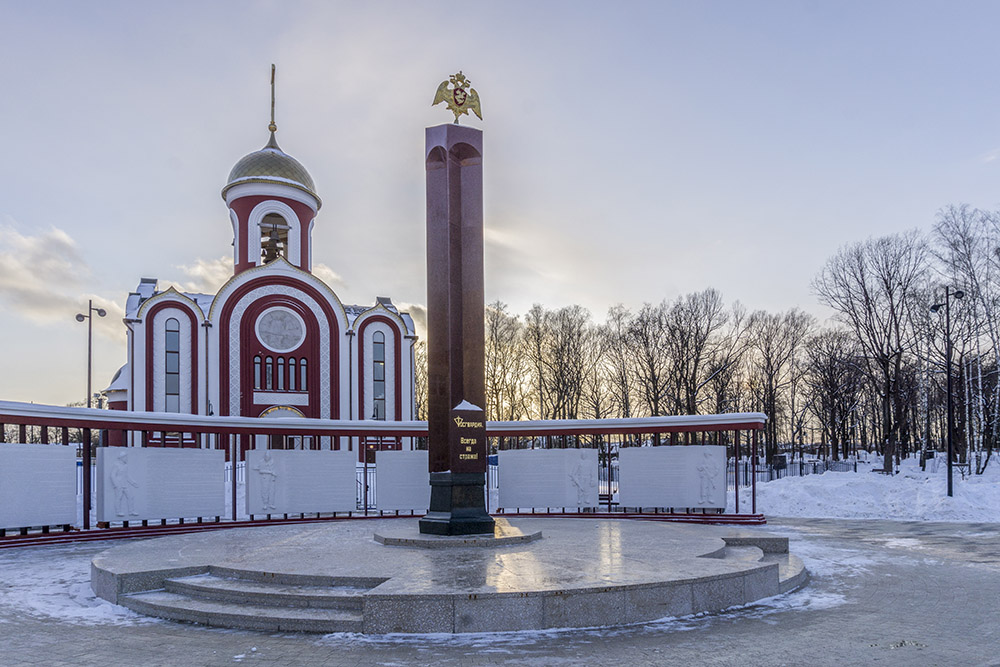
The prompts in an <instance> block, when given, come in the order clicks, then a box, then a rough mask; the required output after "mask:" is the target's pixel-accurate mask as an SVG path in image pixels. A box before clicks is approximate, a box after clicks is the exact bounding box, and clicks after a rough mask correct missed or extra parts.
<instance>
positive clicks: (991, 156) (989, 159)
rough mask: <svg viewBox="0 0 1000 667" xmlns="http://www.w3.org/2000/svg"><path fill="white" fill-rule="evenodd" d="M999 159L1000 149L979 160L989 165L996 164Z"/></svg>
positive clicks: (995, 149)
mask: <svg viewBox="0 0 1000 667" xmlns="http://www.w3.org/2000/svg"><path fill="white" fill-rule="evenodd" d="M997 158H1000V148H994V149H993V150H991V151H988V152H986V153H984V154H983V155H982V156H981V157H980V158H979V160H980V162H983V163H989V162H994V161H995V160H996V159H997Z"/></svg>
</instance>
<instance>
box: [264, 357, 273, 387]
mask: <svg viewBox="0 0 1000 667" xmlns="http://www.w3.org/2000/svg"><path fill="white" fill-rule="evenodd" d="M273 379H274V359H273V358H271V357H268V358H267V359H265V360H264V389H267V390H268V391H270V390H271V388H272V387H274V384H273Z"/></svg>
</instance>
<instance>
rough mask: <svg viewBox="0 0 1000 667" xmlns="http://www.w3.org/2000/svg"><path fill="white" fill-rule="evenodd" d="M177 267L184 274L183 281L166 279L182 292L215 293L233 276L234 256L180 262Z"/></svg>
mask: <svg viewBox="0 0 1000 667" xmlns="http://www.w3.org/2000/svg"><path fill="white" fill-rule="evenodd" d="M177 268H178V269H180V271H181V273H183V274H184V276H185V278H184V280H181V281H165V282H168V283H170V284H173V285H174V286H175V287H176V288H177V289H179V290H180V291H181V292H194V293H196V294H215V293H216V292H218V291H219V290H220V289H221V288H222V286H223V285H225V284H226V281H227V280H229V279H230V278H232V276H233V258H232V256H231V255H224V256H222V257H217V258H216V259H201V258H200V257H199V258H198V259H196V260H195V261H194V264H179V265H177Z"/></svg>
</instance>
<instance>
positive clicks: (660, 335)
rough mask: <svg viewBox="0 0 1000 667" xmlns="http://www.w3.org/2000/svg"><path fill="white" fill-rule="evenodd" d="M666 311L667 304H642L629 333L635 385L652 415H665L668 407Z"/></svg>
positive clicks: (647, 410) (668, 364)
mask: <svg viewBox="0 0 1000 667" xmlns="http://www.w3.org/2000/svg"><path fill="white" fill-rule="evenodd" d="M668 308H669V306H667V304H666V302H662V303H660V304H659V305H657V306H653V305H651V304H648V303H647V304H645V305H644V306H643V307H642V309H641V310H640V311H639V312H638V313H637V314H636V316H635V317H634V318H633V319H632V322H631V326H630V327H629V331H628V340H629V348H630V351H631V354H632V360H633V364H634V365H633V368H634V370H635V380H636V386H637V388H638V391H639V397H640V399H641V400H642V402H643V403H644V404H645V407H646V412H647V414H649V415H651V416H657V415H662V414H665V413H666V411H668V410H669V407H670V406H669V405H668V397H669V396H670V389H669V383H670V379H671V376H670V339H669V336H668V333H667V311H668Z"/></svg>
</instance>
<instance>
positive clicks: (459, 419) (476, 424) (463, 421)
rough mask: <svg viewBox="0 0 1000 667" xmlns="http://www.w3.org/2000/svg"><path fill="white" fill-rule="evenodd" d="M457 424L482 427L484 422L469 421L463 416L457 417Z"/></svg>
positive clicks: (459, 426) (463, 426)
mask: <svg viewBox="0 0 1000 667" xmlns="http://www.w3.org/2000/svg"><path fill="white" fill-rule="evenodd" d="M455 424H456V425H457V426H458V428H482V427H483V422H467V421H465V420H464V419H462V418H461V417H455Z"/></svg>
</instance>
